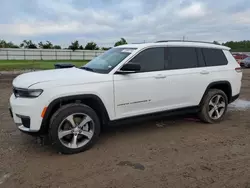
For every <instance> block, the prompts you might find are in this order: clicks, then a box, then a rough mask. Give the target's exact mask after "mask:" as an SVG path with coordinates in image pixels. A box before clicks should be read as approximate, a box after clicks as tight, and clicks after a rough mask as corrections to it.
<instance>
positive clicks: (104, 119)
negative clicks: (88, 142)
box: [39, 94, 110, 133]
mask: <svg viewBox="0 0 250 188" xmlns="http://www.w3.org/2000/svg"><path fill="white" fill-rule="evenodd" d="M70 103H83V104H86V105H88V106H90V107H91V108H92V109H93V110H94V111H95V112H96V113H97V115H98V117H99V118H100V122H101V124H102V125H104V124H107V123H108V122H109V121H110V117H109V114H108V112H107V109H106V107H105V105H104V103H103V101H102V100H101V99H100V98H99V97H98V96H97V95H94V94H83V95H70V96H64V97H59V98H57V99H54V100H53V101H52V102H50V104H49V105H48V107H47V110H46V112H45V115H44V117H43V120H42V124H41V129H40V131H39V132H41V133H47V131H48V129H49V124H50V119H51V117H52V115H53V114H54V113H55V112H56V111H57V110H58V109H59V108H60V107H61V106H63V105H66V104H70Z"/></svg>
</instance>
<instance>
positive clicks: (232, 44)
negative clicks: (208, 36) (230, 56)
mask: <svg viewBox="0 0 250 188" xmlns="http://www.w3.org/2000/svg"><path fill="white" fill-rule="evenodd" d="M213 43H214V44H219V45H223V46H227V47H229V48H231V51H232V52H250V40H243V41H228V42H225V43H222V44H220V43H219V42H217V41H214V42H213Z"/></svg>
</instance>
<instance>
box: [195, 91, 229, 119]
mask: <svg viewBox="0 0 250 188" xmlns="http://www.w3.org/2000/svg"><path fill="white" fill-rule="evenodd" d="M217 96H220V97H221V98H220V99H219V100H220V101H219V103H218V105H215V103H216V102H217V99H218V98H217ZM222 101H224V110H223V109H222V108H223V107H222V106H223V102H222ZM210 102H211V103H210ZM213 105H214V106H213ZM227 106H228V97H227V95H226V94H225V93H224V92H223V91H222V90H219V89H210V90H208V92H207V93H206V95H205V97H204V98H203V99H202V102H201V105H200V108H201V109H200V112H199V114H198V115H199V118H200V119H201V120H202V121H203V122H205V123H218V122H220V121H222V120H223V119H224V116H225V113H226V112H227ZM212 108H213V110H214V112H213V110H212ZM215 109H217V110H215ZM220 110H222V111H220ZM209 112H213V113H209ZM217 112H218V113H217ZM210 114H212V115H210Z"/></svg>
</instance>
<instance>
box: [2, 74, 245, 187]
mask: <svg viewBox="0 0 250 188" xmlns="http://www.w3.org/2000/svg"><path fill="white" fill-rule="evenodd" d="M0 79H2V80H3V78H0ZM10 94H11V82H10V81H8V80H7V79H5V81H2V83H1V84H0V95H1V97H0V116H1V117H0V118H1V120H0V123H1V124H0V187H6V188H17V187H18V188H19V187H20V188H22V187H24V188H27V187H67V188H68V187H91V188H95V187H109V188H110V187H117V188H123V187H126V188H130V187H143V188H146V187H150V188H156V187H164V188H165V187H170V188H172V187H201V188H204V187H216V188H222V187H232V188H235V187H243V188H250V108H249V107H250V106H249V102H248V103H247V102H244V101H238V102H236V103H235V105H234V106H232V107H230V110H229V112H228V113H227V116H226V118H225V120H224V121H223V122H222V123H220V124H214V125H208V124H203V123H200V122H198V121H193V120H192V119H191V120H190V119H187V117H178V118H176V117H175V118H164V119H159V120H151V121H147V122H143V123H134V124H127V125H122V126H120V127H116V128H111V129H108V130H106V131H105V132H104V133H103V134H102V135H101V138H100V140H99V142H98V143H97V144H96V145H95V146H94V147H93V148H92V149H90V150H88V151H86V152H84V153H80V154H76V155H60V154H58V153H56V152H55V150H53V149H52V147H51V146H50V145H41V144H39V143H38V142H37V141H36V139H35V138H33V137H31V136H28V135H25V134H22V133H21V132H20V131H18V130H17V128H16V127H15V125H14V123H13V121H12V119H11V118H10V116H9V113H8V109H7V107H8V98H9V96H10ZM240 99H242V100H249V101H250V69H249V70H244V79H243V85H242V93H241V96H240ZM247 105H248V106H247Z"/></svg>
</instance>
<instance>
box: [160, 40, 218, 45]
mask: <svg viewBox="0 0 250 188" xmlns="http://www.w3.org/2000/svg"><path fill="white" fill-rule="evenodd" d="M159 42H197V43H206V44H215V43H213V42H205V41H192V40H160V41H156V43H159ZM215 45H221V44H215Z"/></svg>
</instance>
